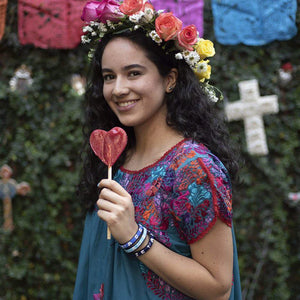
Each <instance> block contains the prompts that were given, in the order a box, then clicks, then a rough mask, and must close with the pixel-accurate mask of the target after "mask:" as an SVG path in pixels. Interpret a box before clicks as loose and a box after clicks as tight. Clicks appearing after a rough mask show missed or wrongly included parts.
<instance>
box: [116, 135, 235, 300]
mask: <svg viewBox="0 0 300 300" xmlns="http://www.w3.org/2000/svg"><path fill="white" fill-rule="evenodd" d="M115 179H116V180H117V181H118V182H119V183H120V184H121V185H122V186H123V187H124V188H125V189H126V190H127V191H128V192H129V193H130V194H131V196H132V199H133V202H134V205H135V216H136V220H137V222H139V223H142V224H143V225H144V226H146V227H147V229H148V230H149V231H150V232H152V234H153V235H154V236H155V238H156V239H157V240H158V241H160V242H161V243H163V244H164V245H166V246H167V247H169V248H170V249H172V250H174V251H176V250H177V251H178V249H180V253H184V255H186V256H189V257H190V256H191V252H190V247H189V244H191V243H193V242H195V241H197V240H199V239H200V238H202V237H203V236H204V235H205V234H206V233H207V232H208V231H209V230H210V228H211V227H212V226H213V225H214V223H215V221H216V219H217V218H220V219H221V220H222V221H223V222H224V223H226V224H227V225H228V226H231V219H232V208H231V185H230V180H229V177H228V174H227V170H226V169H225V167H224V166H223V164H222V163H221V162H220V160H219V159H217V158H216V157H215V156H214V155H213V154H212V153H211V152H210V151H209V150H208V149H207V148H206V147H205V146H204V145H202V144H197V143H194V142H192V141H191V140H183V141H182V142H180V143H178V144H177V145H176V146H175V147H173V148H172V149H170V150H169V151H168V152H167V153H166V154H165V155H164V156H163V157H162V158H161V159H160V160H159V161H158V162H156V163H155V164H153V165H151V166H149V167H147V168H144V169H142V170H140V171H128V170H126V169H124V168H121V169H120V170H119V171H118V172H117V174H116V176H115ZM140 266H141V272H142V274H143V277H144V278H145V281H146V284H147V286H148V287H149V288H150V289H151V290H152V291H153V293H154V294H155V295H157V296H159V297H160V298H162V299H176V300H178V299H190V298H188V297H187V296H185V295H183V294H182V293H181V292H179V291H178V290H176V289H175V288H173V287H171V286H169V285H168V284H167V283H166V282H164V281H163V280H162V279H160V278H159V277H158V276H157V275H156V274H155V273H153V272H152V271H151V270H149V269H148V268H147V267H146V266H144V265H143V264H142V263H140Z"/></svg>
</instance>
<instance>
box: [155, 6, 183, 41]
mask: <svg viewBox="0 0 300 300" xmlns="http://www.w3.org/2000/svg"><path fill="white" fill-rule="evenodd" d="M181 27H182V22H181V20H179V19H178V18H176V17H175V16H174V15H173V13H172V12H168V13H161V14H160V15H159V16H158V17H157V18H156V20H155V30H156V32H157V34H158V35H159V37H160V38H161V39H163V40H165V41H168V40H171V39H173V38H174V37H175V36H176V35H177V33H178V32H179V31H180V30H181Z"/></svg>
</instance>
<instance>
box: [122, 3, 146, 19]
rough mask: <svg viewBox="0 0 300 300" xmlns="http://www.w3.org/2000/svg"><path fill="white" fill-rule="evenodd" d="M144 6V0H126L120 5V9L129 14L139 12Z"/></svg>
mask: <svg viewBox="0 0 300 300" xmlns="http://www.w3.org/2000/svg"><path fill="white" fill-rule="evenodd" d="M142 8H143V0H124V2H123V3H122V4H121V5H120V11H121V12H122V13H123V14H125V15H128V16H131V15H133V14H135V13H137V12H139V11H140V10H141V9H142Z"/></svg>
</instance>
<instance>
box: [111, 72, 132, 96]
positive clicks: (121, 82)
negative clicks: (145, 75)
mask: <svg viewBox="0 0 300 300" xmlns="http://www.w3.org/2000/svg"><path fill="white" fill-rule="evenodd" d="M112 93H113V95H114V96H116V97H122V96H124V95H127V94H128V93H129V87H128V84H127V80H126V79H124V78H122V77H117V78H116V80H115V84H114V87H113V91H112Z"/></svg>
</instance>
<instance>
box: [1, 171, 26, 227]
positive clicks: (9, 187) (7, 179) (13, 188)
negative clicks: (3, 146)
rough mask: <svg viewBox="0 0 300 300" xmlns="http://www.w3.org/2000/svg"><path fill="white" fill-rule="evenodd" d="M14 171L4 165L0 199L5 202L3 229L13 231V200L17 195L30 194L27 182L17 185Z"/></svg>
mask: <svg viewBox="0 0 300 300" xmlns="http://www.w3.org/2000/svg"><path fill="white" fill-rule="evenodd" d="M12 173H13V172H12V169H11V167H10V166H8V165H4V166H2V167H1V169H0V177H1V178H2V179H1V180H0V198H1V199H2V200H3V216H4V223H3V229H4V230H5V231H8V232H10V231H12V230H13V229H14V224H13V217H12V198H13V197H14V196H15V195H16V194H19V195H22V196H25V195H26V194H27V193H28V192H30V186H29V184H28V183H27V182H21V183H19V184H18V183H17V182H16V181H15V180H14V179H12V178H11V176H12Z"/></svg>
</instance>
